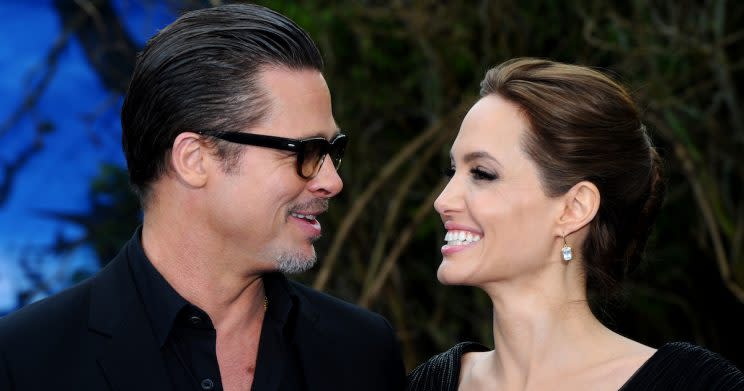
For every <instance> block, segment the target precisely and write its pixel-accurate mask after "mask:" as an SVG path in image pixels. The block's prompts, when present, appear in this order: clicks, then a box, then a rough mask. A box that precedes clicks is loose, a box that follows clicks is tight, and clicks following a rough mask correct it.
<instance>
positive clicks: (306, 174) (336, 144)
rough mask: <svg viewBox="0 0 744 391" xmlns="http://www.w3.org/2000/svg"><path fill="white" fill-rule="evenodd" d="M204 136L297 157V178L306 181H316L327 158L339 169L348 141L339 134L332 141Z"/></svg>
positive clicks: (227, 134)
mask: <svg viewBox="0 0 744 391" xmlns="http://www.w3.org/2000/svg"><path fill="white" fill-rule="evenodd" d="M198 133H199V134H201V135H204V136H210V137H215V138H218V139H220V140H225V141H229V142H231V143H238V144H243V145H253V146H256V147H265V148H273V149H281V150H283V151H290V152H294V153H295V154H297V174H298V175H299V176H301V177H302V178H304V179H312V178H315V176H316V175H318V173H319V172H320V168H321V167H322V166H323V161H324V160H325V156H326V155H330V156H331V160H332V161H333V166H334V167H336V169H338V167H339V166H340V165H341V158H343V157H344V151H345V150H346V142H347V138H346V135H345V134H341V133H339V134H337V135H336V136H335V137H334V138H333V139H332V140H331V141H328V140H326V139H324V138H323V137H311V138H306V139H302V140H297V139H292V138H284V137H276V136H267V135H264V134H255V133H243V132H198Z"/></svg>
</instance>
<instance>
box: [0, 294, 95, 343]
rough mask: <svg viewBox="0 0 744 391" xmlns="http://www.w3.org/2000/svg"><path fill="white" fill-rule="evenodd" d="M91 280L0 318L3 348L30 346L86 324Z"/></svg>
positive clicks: (63, 336)
mask: <svg viewBox="0 0 744 391" xmlns="http://www.w3.org/2000/svg"><path fill="white" fill-rule="evenodd" d="M89 292H90V280H86V281H84V282H81V283H79V284H77V285H75V286H73V287H70V288H67V289H65V290H63V291H62V292H59V293H57V294H54V295H52V296H49V297H47V298H44V299H41V300H39V301H37V302H34V303H31V304H28V305H26V306H25V307H23V308H21V309H19V310H17V311H15V312H13V313H10V314H8V315H6V316H4V317H2V318H0V346H2V347H3V350H13V347H14V346H15V347H17V348H19V349H31V348H32V346H33V345H35V344H36V345H39V346H43V345H44V344H45V343H47V342H54V341H55V340H57V339H59V338H65V337H69V335H68V333H70V331H71V329H74V328H78V329H80V328H83V327H85V324H86V323H87V314H88V303H89V301H90V294H89Z"/></svg>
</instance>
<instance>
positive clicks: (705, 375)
mask: <svg viewBox="0 0 744 391" xmlns="http://www.w3.org/2000/svg"><path fill="white" fill-rule="evenodd" d="M660 388H663V389H674V390H706V391H707V390H720V391H728V390H744V374H742V372H741V371H740V370H739V369H738V368H737V367H736V366H735V365H734V364H733V363H731V362H730V361H728V360H726V359H725V358H723V357H721V356H720V355H719V354H717V353H714V352H711V351H710V350H707V349H705V348H702V347H700V346H697V345H693V344H690V343H687V342H671V343H667V344H665V345H664V346H662V347H661V348H659V350H657V351H656V353H655V354H654V355H653V356H651V358H649V360H648V361H647V362H646V363H645V364H643V366H641V367H640V368H639V369H638V371H637V372H636V373H635V374H634V375H633V377H631V378H630V380H628V382H627V383H626V384H625V386H623V388H621V390H622V391H633V390H645V389H660Z"/></svg>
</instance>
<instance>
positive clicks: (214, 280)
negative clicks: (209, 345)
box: [142, 216, 266, 332]
mask: <svg viewBox="0 0 744 391" xmlns="http://www.w3.org/2000/svg"><path fill="white" fill-rule="evenodd" d="M150 217H151V216H150ZM160 221H165V220H163V219H157V218H148V216H146V217H145V221H144V224H143V227H142V247H143V250H144V252H145V255H146V256H147V258H148V259H149V260H150V262H151V263H152V265H153V266H154V267H155V269H157V271H158V272H159V273H160V274H161V275H162V276H163V278H165V280H166V281H167V282H168V283H169V284H170V285H171V286H172V287H173V289H174V290H175V291H176V292H178V294H180V295H181V296H182V297H183V298H184V299H186V300H187V301H189V302H190V303H191V304H194V305H195V306H197V307H199V308H201V309H202V310H204V311H205V312H206V313H207V314H208V315H209V317H210V319H211V320H212V323H213V324H214V326H215V328H216V329H219V330H221V331H223V332H232V331H237V330H241V329H248V328H251V323H253V322H254V321H255V320H256V319H257V318H258V317H257V316H256V315H257V314H259V313H260V312H261V311H263V310H264V300H265V297H266V295H265V292H264V286H263V280H262V278H261V276H262V273H261V272H260V271H255V272H251V271H250V270H246V269H243V270H234V268H232V267H230V264H231V262H230V261H231V260H230V259H225V258H228V257H227V256H226V254H225V253H224V252H223V251H214V250H212V247H210V246H209V245H208V244H209V243H211V242H210V240H209V238H204V237H194V235H195V234H194V232H199V230H194V229H193V227H190V229H182V228H183V227H182V226H181V225H179V224H178V222H173V221H169V222H168V225H167V227H166V226H164V225H162V224H160V223H159V222H160ZM197 236H198V235H197Z"/></svg>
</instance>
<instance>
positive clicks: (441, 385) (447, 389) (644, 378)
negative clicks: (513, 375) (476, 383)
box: [406, 342, 744, 391]
mask: <svg viewBox="0 0 744 391" xmlns="http://www.w3.org/2000/svg"><path fill="white" fill-rule="evenodd" d="M487 350H490V349H489V348H487V347H485V346H483V345H481V344H478V343H474V342H463V343H459V344H457V345H455V346H453V347H452V348H451V349H450V350H448V351H446V352H443V353H440V354H438V355H436V356H434V357H432V358H430V359H429V360H428V361H426V362H425V363H423V364H421V365H419V366H418V367H417V368H416V369H414V370H413V372H411V374H410V375H408V386H407V387H406V390H407V391H457V383H458V380H459V378H460V362H461V359H462V356H463V354H465V353H468V352H483V351H487ZM652 390H653V391H662V390H664V391H666V390H669V391H672V390H674V391H703V390H704V391H744V374H742V372H741V371H740V370H739V369H737V368H736V366H734V365H733V364H732V363H731V362H729V361H727V360H726V359H724V358H723V357H721V356H720V355H718V354H716V353H713V352H711V351H709V350H706V349H703V348H701V347H699V346H695V345H692V344H689V343H686V342H672V343H668V344H665V345H664V346H662V347H661V348H659V349H658V350H657V351H656V353H654V355H653V356H651V358H649V359H648V361H646V363H645V364H643V365H642V366H641V367H640V368H638V370H637V371H636V373H635V374H633V376H631V378H630V379H629V380H628V381H627V382H626V383H625V384H624V385H623V386H622V388H620V390H619V391H652Z"/></svg>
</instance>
